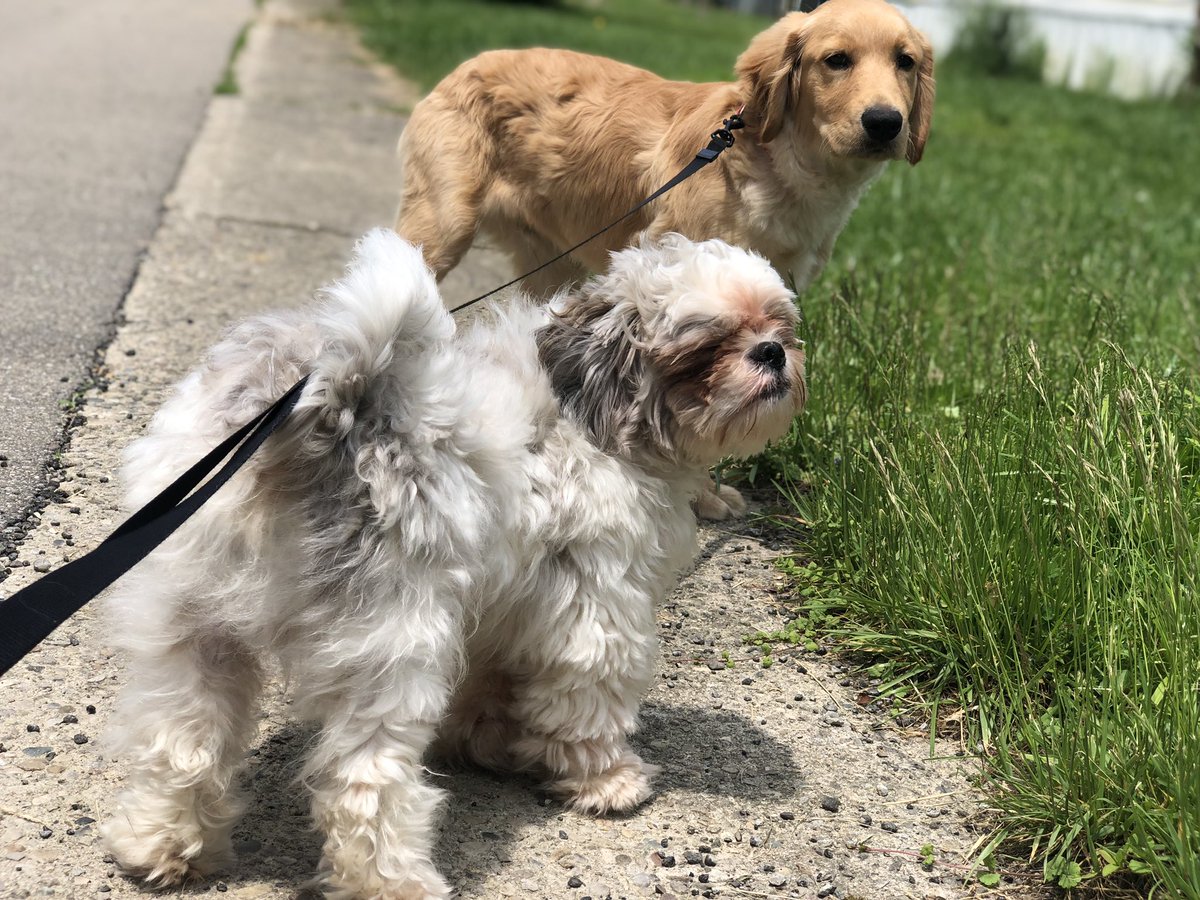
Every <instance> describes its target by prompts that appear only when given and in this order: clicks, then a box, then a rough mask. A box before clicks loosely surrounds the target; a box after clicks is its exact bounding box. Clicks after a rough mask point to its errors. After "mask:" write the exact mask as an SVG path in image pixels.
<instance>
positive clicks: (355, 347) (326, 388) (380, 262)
mask: <svg viewBox="0 0 1200 900" xmlns="http://www.w3.org/2000/svg"><path fill="white" fill-rule="evenodd" d="M321 301H322V302H321V304H320V306H319V307H318V310H317V315H316V321H315V324H316V328H317V333H318V336H319V338H320V349H319V350H318V352H317V355H316V358H315V359H314V360H313V361H312V377H311V378H310V379H309V386H308V388H306V390H305V392H304V397H303V398H302V400H301V402H300V404H299V406H298V412H301V414H303V413H304V412H305V411H307V410H312V409H314V408H315V409H317V410H319V412H318V415H319V416H320V417H321V418H322V419H323V420H324V421H325V422H327V423H328V424H330V425H334V426H335V428H336V427H337V426H336V425H335V423H334V422H333V418H335V417H336V418H340V419H341V420H343V421H342V423H341V424H342V426H343V427H349V425H350V422H351V420H352V418H353V417H354V415H355V414H356V412H362V411H364V410H363V406H364V399H365V397H366V395H367V394H368V393H370V392H371V391H372V390H373V389H380V388H385V385H384V384H382V383H381V382H387V383H388V384H387V385H386V387H390V388H393V389H398V390H399V391H400V392H401V393H402V394H406V395H407V394H410V392H411V391H412V390H413V389H417V390H418V392H419V387H420V385H421V383H422V382H424V381H425V378H423V377H422V370H423V369H424V368H426V367H425V366H423V365H422V363H421V360H420V359H419V357H421V356H422V353H423V351H424V350H425V349H426V348H427V347H429V346H431V345H432V344H435V343H437V342H441V341H445V340H448V339H449V338H450V337H451V336H453V334H454V320H453V319H452V318H451V317H450V315H449V313H447V312H446V310H445V308H444V307H443V305H442V300H441V297H440V295H439V294H438V290H437V283H436V282H435V281H434V278H433V275H432V274H431V273H430V271H429V269H428V267H427V266H426V265H425V260H424V258H423V257H422V256H421V251H420V250H419V249H418V248H417V247H414V246H413V245H412V244H409V243H408V242H406V241H404V240H402V239H401V238H400V237H399V236H397V235H396V233H395V232H393V231H391V230H390V229H385V228H377V229H374V230H373V231H370V232H368V233H367V234H366V235H365V236H364V237H363V238H362V239H361V240H360V241H359V242H358V245H357V246H356V248H355V254H354V259H353V260H352V261H351V263H350V265H349V266H348V267H347V270H346V275H345V276H344V277H343V278H342V279H341V280H339V281H336V282H334V283H333V284H332V285H330V286H329V287H327V288H325V289H324V290H322V291H321ZM322 413H323V415H322Z"/></svg>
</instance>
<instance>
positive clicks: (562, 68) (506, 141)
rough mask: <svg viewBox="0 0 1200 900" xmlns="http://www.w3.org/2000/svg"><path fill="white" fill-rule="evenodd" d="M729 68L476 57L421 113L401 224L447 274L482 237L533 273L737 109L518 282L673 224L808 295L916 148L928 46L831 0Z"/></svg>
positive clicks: (924, 109)
mask: <svg viewBox="0 0 1200 900" xmlns="http://www.w3.org/2000/svg"><path fill="white" fill-rule="evenodd" d="M736 72H737V76H738V80H737V81H735V82H732V83H723V84H692V83H687V82H677V81H666V80H664V79H662V78H659V77H658V76H657V75H654V74H652V73H650V72H646V71H644V70H642V69H637V68H634V67H633V66H629V65H625V64H624V63H620V62H615V61H614V60H610V59H604V58H602V57H597V56H588V55H584V54H580V53H573V52H570V51H567V50H546V49H532V50H497V51H492V52H489V53H482V54H480V55H479V56H477V57H475V58H474V59H471V60H469V61H467V62H465V63H463V64H462V65H461V66H459V67H458V68H457V69H456V70H455V71H454V72H452V73H451V74H450V75H448V76H447V77H446V78H445V79H444V80H443V81H442V82H441V83H440V84H439V85H438V86H437V87H436V88H434V90H433V91H432V92H431V93H430V94H429V96H427V97H426V98H425V99H424V100H422V101H421V102H420V103H419V104H418V105H417V107H416V108H415V109H414V110H413V114H412V118H411V119H410V120H409V123H408V126H407V127H406V128H405V130H404V134H403V136H402V138H401V141H400V157H401V164H402V167H403V173H404V187H403V194H402V199H401V206H400V213H399V216H398V218H397V222H396V230H397V231H398V232H399V233H400V234H401V236H403V237H404V238H406V239H407V240H409V241H411V242H413V243H416V244H420V245H421V246H422V247H423V248H424V252H425V256H426V259H427V260H428V261H429V264H430V266H431V267H432V268H433V270H434V272H435V273H436V274H437V276H438V277H439V278H440V277H441V276H443V275H445V273H446V272H448V271H449V270H450V269H452V268H454V266H455V265H456V264H457V263H458V262H459V260H460V259H461V258H462V256H463V255H464V254H465V253H466V251H467V249H468V247H470V245H471V242H472V241H473V240H474V238H475V236H476V235H477V234H478V233H479V232H481V231H482V232H484V233H485V234H487V235H488V236H489V237H490V238H492V240H493V241H495V242H497V243H499V244H500V245H501V246H502V247H504V248H505V249H507V250H508V251H509V252H510V253H511V255H512V257H513V262H514V264H515V266H516V268H517V270H518V272H524V271H528V270H529V269H532V268H534V267H535V266H537V265H539V264H540V263H542V262H545V261H546V260H548V259H550V258H551V257H553V256H555V255H556V254H557V253H559V252H561V251H562V250H565V249H566V248H567V247H569V246H571V245H572V244H574V243H576V242H578V241H580V240H582V239H583V238H585V237H587V236H588V235H589V234H591V233H592V232H594V231H596V230H597V229H599V228H601V227H602V226H604V225H607V224H608V223H609V222H611V221H613V220H614V219H616V218H617V217H618V216H620V215H621V214H622V213H624V212H626V211H627V210H629V209H630V208H632V207H633V206H634V205H635V204H636V203H637V202H638V201H640V200H641V199H642V198H644V197H646V196H648V195H649V194H650V193H651V192H652V191H654V190H655V189H656V188H658V187H659V186H660V185H661V184H663V183H664V182H666V181H667V180H668V179H669V178H670V177H671V176H672V175H674V174H675V173H676V172H677V171H679V169H680V168H682V167H683V166H684V165H685V164H686V163H687V162H688V160H690V159H691V158H692V157H693V156H695V154H696V151H697V150H698V149H700V148H701V147H703V146H704V145H705V143H706V141H707V139H708V135H709V133H710V132H712V131H713V130H714V129H715V128H717V127H719V126H720V124H721V121H722V120H723V119H725V118H728V117H729V116H730V115H731V114H732V113H734V112H736V111H737V110H738V109H740V108H741V107H743V106H744V107H745V110H744V112H743V116H744V118H745V121H746V125H747V127H746V130H745V131H742V132H738V133H737V134H738V140H737V144H736V145H735V146H734V147H733V148H732V149H730V150H727V151H726V152H725V153H724V154H722V156H721V157H720V159H719V160H718V161H717V162H716V163H714V164H713V165H712V166H711V167H709V168H706V169H704V170H702V171H701V172H700V173H698V174H697V175H695V176H693V177H692V178H691V179H689V180H688V181H685V182H684V183H683V184H681V185H680V186H678V187H677V188H675V189H674V190H673V191H672V192H670V193H668V194H666V195H665V196H663V197H661V198H659V199H658V200H656V201H654V203H652V204H650V205H649V206H647V207H646V208H645V209H644V210H642V211H641V212H639V213H638V214H637V215H636V216H633V217H632V218H630V219H629V220H627V221H626V222H624V223H622V224H621V225H619V226H618V227H616V228H614V229H612V230H611V231H609V232H608V233H607V234H605V235H603V236H602V237H600V238H597V239H596V240H595V241H592V242H590V243H588V244H586V245H585V246H583V247H581V248H580V249H579V250H577V251H576V252H575V253H574V254H573V255H572V257H571V262H570V263H567V261H565V260H564V264H559V265H556V266H553V267H551V268H550V269H547V270H544V271H543V272H541V273H539V274H538V275H536V276H534V277H533V278H531V279H527V280H526V282H525V284H524V288H525V289H526V290H527V291H532V292H534V293H540V294H543V295H545V294H548V293H550V292H552V291H554V290H556V289H558V288H559V287H561V286H562V285H564V284H566V283H568V282H570V281H573V280H576V279H577V278H578V277H579V276H580V275H581V274H582V272H581V270H585V269H586V270H592V271H599V270H602V269H603V268H604V267H605V266H606V264H607V260H608V255H609V253H610V252H611V251H613V250H616V249H619V248H621V247H624V246H627V245H629V244H631V243H633V242H635V240H636V239H637V237H638V236H639V235H641V234H642V233H643V232H645V233H648V235H649V236H657V235H660V234H664V233H667V232H678V233H680V234H684V235H686V236H688V237H690V238H692V239H695V240H703V239H707V238H721V239H722V240H725V241H727V242H729V243H732V244H736V245H738V246H742V247H745V248H747V249H751V250H754V251H757V252H758V253H760V254H762V255H763V256H765V257H767V259H769V260H770V261H771V263H772V264H773V265H774V266H775V268H776V269H777V270H778V271H780V272H781V273H787V272H788V271H790V272H791V273H792V275H793V277H794V278H795V281H796V287H797V288H798V289H800V290H803V289H804V288H805V287H807V286H808V284H809V283H810V282H811V281H812V280H813V279H814V278H815V277H816V276H817V275H818V274H819V273H820V272H821V270H822V268H823V267H824V265H825V263H826V262H827V261H828V259H829V255H830V252H831V251H832V249H833V244H834V241H835V240H836V238H837V236H838V233H839V232H840V231H841V230H842V228H843V227H844V226H845V224H846V221H847V219H848V218H849V216H850V213H851V212H852V211H853V210H854V207H855V205H856V204H857V203H858V200H859V198H860V197H861V196H862V193H863V191H864V190H865V189H866V187H867V186H868V185H869V184H870V183H871V181H872V180H873V179H874V178H875V177H876V176H878V175H879V173H880V172H881V171H882V170H883V167H884V166H885V165H886V163H887V162H888V161H889V160H891V159H899V158H902V157H903V158H907V159H908V161H909V162H910V163H916V162H917V161H918V160H919V159H920V158H921V153H922V151H923V149H924V147H925V139H926V137H927V135H928V134H929V123H930V117H931V115H932V112H933V92H934V82H933V53H932V50H931V48H930V46H929V42H928V41H927V40H926V38H925V37H924V36H923V35H922V34H921V33H920V32H918V31H917V30H915V29H914V28H913V27H912V26H911V25H910V24H909V23H908V22H907V20H905V18H904V17H903V16H902V15H901V14H900V12H899V11H897V10H896V9H895V8H894V7H892V6H890V5H889V4H888V3H885V2H883V0H829V2H827V3H825V4H823V5H822V6H820V7H818V8H817V9H816V10H814V11H813V12H811V13H791V14H789V15H786V16H784V17H783V18H782V19H780V20H779V21H778V22H776V23H775V24H774V25H773V26H771V27H770V28H768V29H767V30H766V31H764V32H762V33H761V34H759V35H758V36H757V37H755V38H754V40H753V41H751V43H750V46H749V47H748V48H747V49H746V51H745V52H744V53H742V55H741V56H740V57H739V58H738V60H737V64H736Z"/></svg>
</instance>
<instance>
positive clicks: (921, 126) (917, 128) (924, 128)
mask: <svg viewBox="0 0 1200 900" xmlns="http://www.w3.org/2000/svg"><path fill="white" fill-rule="evenodd" d="M917 41H918V43H920V45H921V56H922V62H921V71H920V72H918V73H917V89H916V91H915V92H914V93H913V104H912V109H911V110H909V113H908V153H907V157H908V161H909V162H910V163H911V164H912V165H914V166H915V165H916V164H917V163H919V162H920V161H921V155H922V154H923V153H924V152H925V141H926V140H927V139H928V138H929V123H930V122H932V121H933V95H934V83H933V47H931V46H930V45H929V41H928V40H927V39H926V38H925V35H923V34H920V33H919V32H918V34H917Z"/></svg>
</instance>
